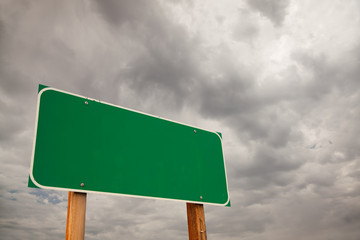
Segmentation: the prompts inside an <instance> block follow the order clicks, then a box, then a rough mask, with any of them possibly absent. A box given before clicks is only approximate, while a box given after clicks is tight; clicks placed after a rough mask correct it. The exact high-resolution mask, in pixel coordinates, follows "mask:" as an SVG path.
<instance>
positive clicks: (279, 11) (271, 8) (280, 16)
mask: <svg viewBox="0 0 360 240" xmlns="http://www.w3.org/2000/svg"><path fill="white" fill-rule="evenodd" d="M247 3H248V4H249V6H250V7H252V8H253V9H255V10H257V11H259V12H260V13H261V14H262V15H264V16H265V17H266V18H269V20H270V21H272V22H273V24H274V25H275V26H281V24H282V22H283V21H284V18H285V17H286V15H287V8H288V5H289V0H280V1H276V0H248V1H247Z"/></svg>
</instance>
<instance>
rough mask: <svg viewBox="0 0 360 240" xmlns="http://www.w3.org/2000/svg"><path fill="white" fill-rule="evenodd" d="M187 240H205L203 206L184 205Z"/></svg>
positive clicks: (194, 204)
mask: <svg viewBox="0 0 360 240" xmlns="http://www.w3.org/2000/svg"><path fill="white" fill-rule="evenodd" d="M186 208H187V218H188V230H189V240H206V239H207V236H206V225H205V214H204V205H203V204H196V203H186Z"/></svg>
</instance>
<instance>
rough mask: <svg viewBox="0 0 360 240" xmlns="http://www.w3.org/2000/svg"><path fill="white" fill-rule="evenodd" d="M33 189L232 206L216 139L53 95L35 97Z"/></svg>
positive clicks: (187, 128)
mask: <svg viewBox="0 0 360 240" xmlns="http://www.w3.org/2000/svg"><path fill="white" fill-rule="evenodd" d="M32 184H34V185H35V186H36V187H39V188H44V189H53V190H66V191H75V192H101V193H110V194H122V195H128V196H136V197H151V198H161V199H172V200H181V201H186V202H195V203H208V204H216V205H227V204H228V203H229V194H228V188H227V180H226V171H225V163H224V157H223V151H222V142H221V137H220V135H219V134H218V133H216V132H211V131H207V130H204V129H201V128H197V127H193V126H189V125H185V124H180V123H177V122H174V121H170V120H166V119H163V118H159V117H156V116H152V115H148V114H144V113H140V112H137V111H134V110H130V109H126V108H123V107H119V106H115V105H112V104H108V103H103V102H100V101H97V100H94V99H89V98H86V97H83V96H79V95H76V94H71V93H68V92H64V91H61V90H57V89H54V88H43V89H42V90H40V92H39V94H38V106H37V120H36V127H35V140H34V148H33V156H32V162H31V169H30V181H29V186H31V185H32ZM34 185H33V186H34Z"/></svg>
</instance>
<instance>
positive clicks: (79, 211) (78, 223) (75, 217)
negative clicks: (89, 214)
mask: <svg viewBox="0 0 360 240" xmlns="http://www.w3.org/2000/svg"><path fill="white" fill-rule="evenodd" d="M85 214H86V193H80V192H69V199H68V211H67V221H66V236H65V240H84V237H85Z"/></svg>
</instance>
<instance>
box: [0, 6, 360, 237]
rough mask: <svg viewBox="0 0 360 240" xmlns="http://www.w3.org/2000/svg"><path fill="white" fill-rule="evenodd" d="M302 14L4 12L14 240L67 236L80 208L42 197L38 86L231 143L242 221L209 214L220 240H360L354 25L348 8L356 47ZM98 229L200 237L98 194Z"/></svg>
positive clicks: (177, 221)
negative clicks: (32, 184)
mask: <svg viewBox="0 0 360 240" xmlns="http://www.w3.org/2000/svg"><path fill="white" fill-rule="evenodd" d="M291 4H295V3H292V2H291V1H260V0H256V1H247V5H246V6H243V7H242V8H241V9H240V11H239V10H236V9H238V6H235V5H234V6H231V7H230V6H222V7H224V9H226V7H229V9H230V8H232V9H234V10H231V11H230V10H229V9H227V10H224V9H222V7H219V8H218V9H209V8H204V7H203V6H202V5H201V4H199V5H197V4H194V3H192V2H189V1H185V2H184V1H183V2H177V3H175V2H171V3H164V2H161V1H156V2H151V3H150V2H148V1H137V2H134V3H133V2H131V1H113V0H105V1H100V0H99V1H90V2H74V1H61V2H59V1H46V2H41V4H39V3H35V2H31V1H25V0H24V1H15V2H14V1H2V2H1V3H0V159H1V160H0V161H1V168H0V232H1V236H2V239H6V240H7V239H49V236H51V237H50V238H51V239H63V238H64V235H65V222H66V206H67V202H66V201H67V193H66V192H58V191H47V190H34V189H28V188H27V187H26V186H27V179H28V168H29V165H30V159H31V150H32V143H33V142H32V141H33V139H32V138H33V135H34V133H33V130H34V120H35V110H36V93H37V84H38V83H42V84H45V85H50V86H54V87H56V88H59V89H63V90H66V91H69V92H74V93H78V94H81V95H85V96H88V97H92V98H96V99H100V100H101V101H107V102H110V103H113V104H119V105H123V106H125V107H131V108H134V109H137V110H141V111H144V112H148V113H153V114H157V115H161V116H164V117H167V116H168V115H171V116H174V117H175V118H172V119H174V120H179V119H185V120H187V121H188V122H189V123H190V124H193V123H194V124H199V125H201V126H202V125H207V126H210V127H211V128H212V127H213V128H218V129H214V130H218V131H221V132H223V137H224V151H225V155H226V165H227V171H228V178H229V189H230V197H231V203H232V207H231V208H219V207H214V206H206V207H205V209H206V218H207V226H208V236H209V238H216V239H217V238H218V239H239V238H249V239H266V238H271V239H280V240H281V239H284V240H285V239H289V238H292V239H305V238H307V239H316V240H323V239H329V238H330V239H332V238H334V239H340V238H346V239H350V240H355V239H357V238H358V236H359V234H358V233H359V230H358V225H359V216H358V215H359V214H358V212H357V211H354V209H358V208H359V204H358V202H359V194H360V186H359V184H358V180H359V171H360V170H359V156H360V152H359V151H360V150H359V147H358V146H359V144H360V142H359V138H358V136H359V132H360V127H359V126H360V125H359V124H358V119H359V118H360V111H359V107H358V104H359V102H360V99H359V98H360V95H359V87H360V86H359V84H360V81H358V76H359V74H360V70H359V69H360V64H359V56H360V54H359V53H360V47H359V45H358V44H357V43H356V44H353V42H358V41H356V40H354V41H352V40H351V39H350V38H354V37H355V36H354V35H356V34H354V33H353V32H351V29H352V27H351V26H356V23H354V21H353V18H352V16H354V15H351V14H348V11H350V12H351V11H352V9H349V7H348V8H347V5H344V6H343V7H344V9H343V8H341V9H339V12H341V13H342V14H343V16H351V17H349V19H347V20H348V21H349V22H346V21H344V22H341V24H342V26H346V29H347V31H343V34H342V35H347V36H348V38H349V39H346V40H343V42H341V41H333V40H337V36H336V35H334V36H333V39H327V40H326V41H324V40H323V39H322V38H316V37H317V36H315V35H316V34H315V35H314V34H312V32H313V30H314V29H315V28H314V29H312V30H311V31H310V30H309V31H307V29H308V28H311V27H312V26H313V25H316V24H313V22H311V24H310V25H309V26H306V24H307V23H306V21H305V20H306V19H304V18H302V15H301V13H302V12H305V13H306V12H307V11H308V10H309V8H310V7H311V6H312V5H311V6H310V5H309V6H308V5H306V6H302V4H301V3H297V4H298V5H297V11H298V13H299V14H298V15H296V16H295V15H294V16H290V15H287V13H288V9H289V8H290V7H294V6H290V5H291ZM313 4H314V5H316V4H319V3H313ZM328 4H329V6H331V8H333V9H336V5H335V4H334V3H332V2H330V3H328ZM207 6H208V5H207ZM55 10H56V11H55ZM215 10H216V11H215ZM207 11H209V12H207ZM258 12H259V13H260V15H262V16H264V17H265V18H268V19H269V20H270V21H271V22H272V23H273V25H274V26H275V27H277V28H273V27H271V26H270V28H268V27H269V24H265V25H264V24H263V23H264V22H263V21H261V20H259V14H258ZM219 16H221V17H219ZM304 16H306V14H304ZM287 17H289V18H290V17H292V19H289V21H287V22H286V24H283V23H284V21H285V18H287ZM322 17H324V16H320V15H319V19H317V23H318V24H319V26H320V25H321V26H323V29H320V28H316V32H318V33H319V36H320V35H321V36H323V38H326V37H327V36H329V34H328V31H330V30H331V29H333V28H331V29H330V28H329V27H328V26H327V22H326V21H328V20H326V19H325V20H324V18H322ZM207 18H211V19H212V20H211V21H208V19H207ZM345 18H346V17H345ZM199 21H201V24H199ZM334 21H335V20H334ZM336 21H343V19H342V18H340V20H338V19H337V20H336ZM208 22H216V23H218V25H217V26H216V27H214V28H211V27H213V26H208V25H207V24H208ZM298 22H302V23H303V22H304V25H301V27H299V25H297V24H298ZM348 23H352V24H348ZM354 24H355V25H354ZM357 25H358V24H357ZM264 26H266V28H265V27H264ZM331 26H333V25H331ZM205 28H206V29H205ZM217 30H220V31H219V32H216V31H217ZM209 32H210V33H209ZM356 32H357V31H356ZM308 35H309V36H310V35H311V37H309V36H308ZM209 36H213V37H214V38H215V39H212V38H211V37H209ZM334 38H335V39H334ZM355 38H356V39H359V37H358V36H356V37H355ZM284 39H287V40H288V41H283V40H284ZM333 42H336V43H337V44H338V45H336V44H335V43H334V44H333ZM328 44H329V45H328ZM274 46H280V47H278V48H277V51H278V52H276V51H273V49H272V48H273V47H274ZM345 46H346V48H345ZM338 48H340V49H345V50H344V51H342V50H341V51H340V50H339V51H337V49H338ZM274 58H275V60H274ZM192 121H193V122H192ZM86 221H87V222H86V238H87V239H116V238H118V236H122V238H124V239H167V238H168V236H173V239H185V238H186V237H187V223H186V208H185V204H184V203H178V202H171V201H160V200H159V201H156V200H144V199H136V198H126V197H120V196H108V195H97V194H89V195H88V206H87V220H86ZM39 226H40V227H39ZM294 236H295V237H294Z"/></svg>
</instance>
